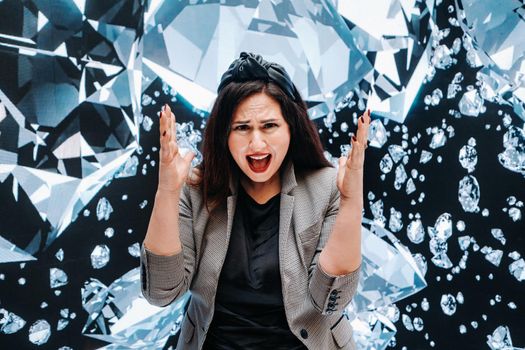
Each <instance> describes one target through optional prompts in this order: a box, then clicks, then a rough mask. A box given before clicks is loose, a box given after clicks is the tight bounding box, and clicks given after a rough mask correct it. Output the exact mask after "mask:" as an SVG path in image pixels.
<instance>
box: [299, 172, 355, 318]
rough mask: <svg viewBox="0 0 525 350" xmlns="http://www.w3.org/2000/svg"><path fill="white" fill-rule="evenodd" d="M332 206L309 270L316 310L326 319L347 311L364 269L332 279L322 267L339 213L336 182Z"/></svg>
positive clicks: (327, 212) (333, 189)
mask: <svg viewBox="0 0 525 350" xmlns="http://www.w3.org/2000/svg"><path fill="white" fill-rule="evenodd" d="M331 183H332V186H331V195H330V203H329V205H328V209H327V211H326V214H325V217H324V219H323V224H322V226H321V233H320V238H319V243H318V244H317V247H316V250H315V255H314V257H313V259H312V263H311V264H310V267H309V286H308V287H309V291H310V296H311V298H312V301H313V305H314V307H315V308H316V309H317V310H318V311H319V312H321V313H322V314H323V315H331V314H332V313H334V312H341V311H343V310H344V309H345V308H346V306H347V305H348V304H349V303H350V302H351V301H352V298H353V296H354V294H355V292H356V290H357V284H358V282H359V274H360V268H361V266H359V267H358V268H357V269H356V270H355V271H353V272H350V273H348V274H346V275H340V276H332V275H329V274H327V273H326V272H324V271H323V269H322V268H321V265H319V264H318V261H319V255H320V254H321V251H322V249H323V248H324V246H325V244H326V242H327V241H328V237H329V236H330V233H331V232H332V229H333V226H334V223H335V218H336V216H337V213H338V212H339V199H340V194H339V189H338V188H337V185H336V183H335V181H334V180H333V179H332V181H331Z"/></svg>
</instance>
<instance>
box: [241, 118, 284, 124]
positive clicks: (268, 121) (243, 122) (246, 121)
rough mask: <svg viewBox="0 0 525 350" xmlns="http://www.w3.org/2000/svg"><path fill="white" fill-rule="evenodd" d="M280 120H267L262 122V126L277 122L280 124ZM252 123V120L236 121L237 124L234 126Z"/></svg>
mask: <svg viewBox="0 0 525 350" xmlns="http://www.w3.org/2000/svg"><path fill="white" fill-rule="evenodd" d="M278 121H279V120H278V119H265V120H261V124H265V123H272V122H273V123H275V122H278ZM250 122H251V120H249V119H248V120H239V121H236V122H233V123H232V125H235V124H249V123H250Z"/></svg>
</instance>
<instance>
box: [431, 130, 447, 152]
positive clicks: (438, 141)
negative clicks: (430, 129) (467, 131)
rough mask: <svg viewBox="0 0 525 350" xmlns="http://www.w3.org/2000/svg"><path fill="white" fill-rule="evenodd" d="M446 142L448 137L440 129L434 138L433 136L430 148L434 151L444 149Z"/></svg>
mask: <svg viewBox="0 0 525 350" xmlns="http://www.w3.org/2000/svg"><path fill="white" fill-rule="evenodd" d="M446 142H447V136H446V135H445V132H444V131H443V130H442V129H439V130H438V131H437V132H436V133H435V134H434V136H432V140H431V141H430V145H429V147H430V148H432V149H436V148H439V147H443V146H444V145H445V143H446Z"/></svg>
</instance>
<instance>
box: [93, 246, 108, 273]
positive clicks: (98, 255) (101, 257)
mask: <svg viewBox="0 0 525 350" xmlns="http://www.w3.org/2000/svg"><path fill="white" fill-rule="evenodd" d="M108 262H109V248H108V246H107V245H105V244H100V245H97V246H96V247H95V249H93V251H92V252H91V265H92V266H93V268H95V269H101V268H103V267H104V266H106V264H107V263H108Z"/></svg>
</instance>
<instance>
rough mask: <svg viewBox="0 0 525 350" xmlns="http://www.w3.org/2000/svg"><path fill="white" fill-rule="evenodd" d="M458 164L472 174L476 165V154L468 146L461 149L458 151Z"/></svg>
mask: <svg viewBox="0 0 525 350" xmlns="http://www.w3.org/2000/svg"><path fill="white" fill-rule="evenodd" d="M459 162H460V163H461V166H462V167H463V168H465V169H467V170H468V172H469V173H471V172H473V171H474V169H475V168H476V164H477V163H478V152H477V151H476V149H475V148H474V147H472V146H470V145H465V146H463V147H461V149H460V150H459Z"/></svg>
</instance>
